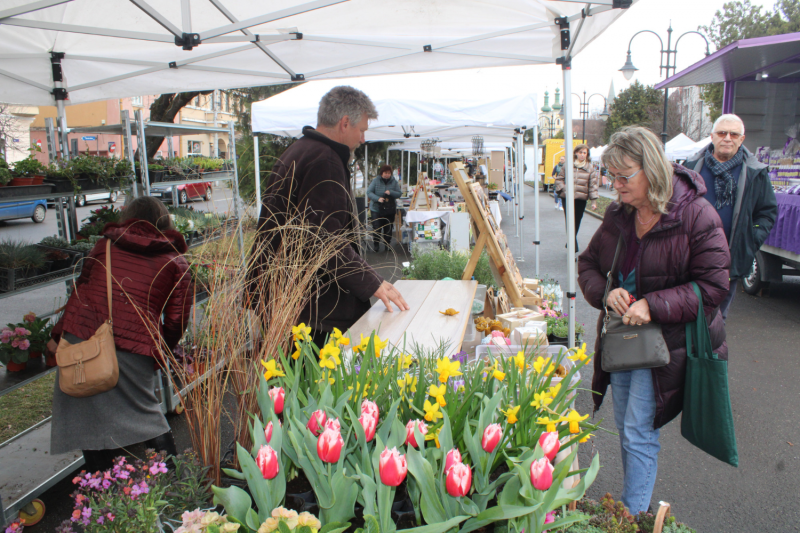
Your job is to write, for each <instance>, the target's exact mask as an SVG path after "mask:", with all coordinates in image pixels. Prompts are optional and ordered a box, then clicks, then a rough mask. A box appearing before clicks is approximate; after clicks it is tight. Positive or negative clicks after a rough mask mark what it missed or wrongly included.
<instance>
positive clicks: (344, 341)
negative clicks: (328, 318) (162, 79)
mask: <svg viewBox="0 0 800 533" xmlns="http://www.w3.org/2000/svg"><path fill="white" fill-rule="evenodd" d="M333 338H334V340H335V341H336V344H338V345H339V346H348V345H349V344H350V338H349V337H345V336H344V335H342V332H341V331H340V330H339V328H333Z"/></svg>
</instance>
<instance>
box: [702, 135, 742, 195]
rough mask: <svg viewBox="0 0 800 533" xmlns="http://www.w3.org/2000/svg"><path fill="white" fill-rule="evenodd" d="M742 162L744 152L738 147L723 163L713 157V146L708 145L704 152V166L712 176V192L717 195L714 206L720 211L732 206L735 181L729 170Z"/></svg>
mask: <svg viewBox="0 0 800 533" xmlns="http://www.w3.org/2000/svg"><path fill="white" fill-rule="evenodd" d="M743 161H744V150H742V147H741V146H740V147H739V151H738V152H736V155H734V156H733V157H732V158H730V159H728V160H727V161H725V162H724V163H723V162H721V161H718V160H717V159H716V158H715V157H714V145H713V144H711V143H709V144H708V148H706V151H705V164H706V166H707V167H708V170H709V171H710V172H711V175H712V176H714V191H715V192H716V193H717V203H716V204H715V205H714V207H716V208H717V209H720V208H722V207H724V206H726V205H733V203H734V202H735V201H736V180H734V179H733V176H732V175H731V170H733V169H734V168H736V167H737V166H739V165H741V164H742V162H743Z"/></svg>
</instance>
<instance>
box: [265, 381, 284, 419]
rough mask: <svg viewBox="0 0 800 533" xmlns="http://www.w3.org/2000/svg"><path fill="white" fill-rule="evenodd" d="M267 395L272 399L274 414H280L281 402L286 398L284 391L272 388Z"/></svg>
mask: <svg viewBox="0 0 800 533" xmlns="http://www.w3.org/2000/svg"><path fill="white" fill-rule="evenodd" d="M268 394H269V397H270V398H271V399H272V404H273V405H274V406H275V414H276V415H279V414H281V413H282V412H283V402H284V400H285V398H286V391H285V390H283V387H272V388H271V389H270V390H269V392H268Z"/></svg>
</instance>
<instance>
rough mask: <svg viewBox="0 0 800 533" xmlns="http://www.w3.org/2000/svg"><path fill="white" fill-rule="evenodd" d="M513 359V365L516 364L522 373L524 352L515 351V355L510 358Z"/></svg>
mask: <svg viewBox="0 0 800 533" xmlns="http://www.w3.org/2000/svg"><path fill="white" fill-rule="evenodd" d="M511 360H512V361H514V365H516V367H517V370H518V371H519V372H520V373H522V371H523V370H525V353H524V352H517V355H516V356H514V357H512V358H511Z"/></svg>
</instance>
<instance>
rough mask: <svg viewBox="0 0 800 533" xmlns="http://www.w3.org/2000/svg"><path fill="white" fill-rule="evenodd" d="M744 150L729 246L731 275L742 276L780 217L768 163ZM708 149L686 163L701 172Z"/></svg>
mask: <svg viewBox="0 0 800 533" xmlns="http://www.w3.org/2000/svg"><path fill="white" fill-rule="evenodd" d="M742 150H744V164H743V165H742V171H741V173H740V174H739V182H738V183H737V185H736V202H735V203H734V204H733V222H732V224H731V234H730V238H729V240H728V246H729V248H730V251H731V269H730V278H731V279H738V278H742V277H744V276H746V275H748V274H749V273H750V269H751V268H753V259H754V258H755V256H756V252H757V251H758V249H759V248H761V245H762V244H764V241H766V240H767V237H768V236H769V232H770V231H772V226H774V225H775V220H776V219H777V218H778V201H777V200H776V199H775V191H774V190H773V188H772V182H771V181H770V179H769V174H768V168H767V165H765V164H764V163H761V162H760V161H759V160H758V159H756V158H755V157H754V156H753V154H751V153H750V151H749V150H748V149H747V148H745V147H744V146H742ZM704 152H705V150H702V151H701V152H699V153H697V154H695V155H693V156H692V157H691V159H690V160H689V161H687V162H686V167H687V168H691V169H693V170H694V171H695V172H697V173H698V174H699V173H700V171H701V170H702V169H703V160H704V157H703V154H704Z"/></svg>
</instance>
